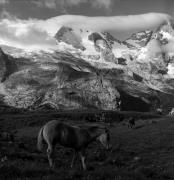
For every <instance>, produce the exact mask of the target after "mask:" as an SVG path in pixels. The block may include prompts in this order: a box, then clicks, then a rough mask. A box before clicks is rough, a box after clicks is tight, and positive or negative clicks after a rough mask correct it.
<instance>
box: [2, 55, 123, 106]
mask: <svg viewBox="0 0 174 180" xmlns="http://www.w3.org/2000/svg"><path fill="white" fill-rule="evenodd" d="M2 53H3V52H2ZM57 53H58V54H57V56H56V59H57V57H58V55H60V58H58V59H57V61H56V62H55V61H53V59H54V58H53V57H54V56H55V54H54V55H53V54H52V58H50V54H45V56H44V57H45V58H43V54H42V53H41V54H38V55H37V59H36V56H35V58H34V59H32V58H31V57H30V59H26V58H25V59H22V58H13V57H11V60H12V62H13V63H14V64H15V65H16V67H18V71H15V72H13V73H12V74H10V75H9V76H5V74H6V72H5V71H2V72H3V73H2V78H3V79H4V77H5V79H4V81H3V82H2V83H1V86H3V87H4V89H5V93H4V92H1V93H2V94H4V102H5V103H6V104H7V105H9V106H14V107H17V108H27V109H35V108H39V107H40V106H45V105H47V106H48V105H49V106H50V107H52V108H56V109H86V108H91V109H108V110H115V109H117V108H118V107H117V101H118V100H119V98H120V95H119V92H118V91H117V89H115V88H114V87H113V86H112V84H111V82H110V81H109V80H107V79H102V80H101V78H100V75H97V74H96V70H95V68H93V67H92V66H90V65H89V64H87V63H84V62H83V60H81V59H77V58H74V57H73V56H72V55H67V54H63V53H61V52H57ZM61 56H63V57H64V58H65V59H66V61H64V59H61ZM6 58H8V56H7V55H6V54H5V53H3V54H2V55H1V62H2V63H3V62H4V60H5V59H6ZM39 58H40V59H39ZM73 59H74V60H76V61H77V62H76V63H73ZM54 60H55V59H54ZM78 61H79V62H78ZM3 65H4V66H3V67H4V69H5V70H6V69H8V67H6V64H5V63H4V64H3ZM86 68H87V69H88V70H86Z"/></svg>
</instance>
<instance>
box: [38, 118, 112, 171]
mask: <svg viewBox="0 0 174 180" xmlns="http://www.w3.org/2000/svg"><path fill="white" fill-rule="evenodd" d="M95 140H99V141H100V143H101V144H102V145H103V146H104V147H105V148H106V149H110V148H111V146H110V144H109V140H110V133H109V130H108V129H107V128H106V127H101V126H72V125H68V124H66V123H64V122H60V121H57V120H52V121H50V122H48V123H46V124H45V125H44V126H43V127H42V128H41V129H40V131H39V133H38V141H37V147H38V150H40V151H41V149H42V145H43V141H45V142H46V143H47V145H48V147H47V156H48V161H49V165H50V167H54V163H53V154H54V149H55V145H56V144H57V143H59V144H60V145H62V146H64V147H68V148H72V149H73V150H74V154H73V159H72V162H71V167H73V164H74V160H75V158H76V156H77V155H79V156H80V159H81V162H82V167H83V169H84V170H86V164H85V150H86V148H87V146H88V145H89V144H90V143H92V142H93V141H95Z"/></svg>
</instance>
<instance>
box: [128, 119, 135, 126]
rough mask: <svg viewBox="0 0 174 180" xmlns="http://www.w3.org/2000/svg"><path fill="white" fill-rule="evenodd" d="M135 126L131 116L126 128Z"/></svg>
mask: <svg viewBox="0 0 174 180" xmlns="http://www.w3.org/2000/svg"><path fill="white" fill-rule="evenodd" d="M134 126H135V118H133V117H131V118H129V119H128V128H133V127H134Z"/></svg>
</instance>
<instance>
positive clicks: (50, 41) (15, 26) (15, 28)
mask: <svg viewBox="0 0 174 180" xmlns="http://www.w3.org/2000/svg"><path fill="white" fill-rule="evenodd" d="M38 21H39V20H32V19H30V20H20V19H16V20H8V19H3V20H1V21H0V44H4V45H8V46H14V47H16V48H22V49H26V50H33V49H39V50H44V49H45V50H46V49H50V48H55V46H56V41H55V39H54V38H53V37H51V36H49V34H48V33H47V32H46V31H44V30H42V29H40V28H39V27H37V26H36V25H35V24H37V22H38Z"/></svg>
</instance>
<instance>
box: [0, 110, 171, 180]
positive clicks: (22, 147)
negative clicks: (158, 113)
mask: <svg viewBox="0 0 174 180" xmlns="http://www.w3.org/2000/svg"><path fill="white" fill-rule="evenodd" d="M54 116H55V114H54ZM4 117H5V118H2V119H1V121H0V130H1V131H2V130H6V129H9V130H12V131H16V130H17V132H16V134H15V141H14V142H8V141H6V140H4V139H2V138H0V180H5V179H7V180H8V179H9V180H35V179H36V180H146V179H147V180H165V179H166V180H167V179H171V180H173V179H174V151H173V149H174V121H173V120H172V119H167V118H163V119H162V120H160V121H158V122H157V123H151V124H149V123H144V122H143V123H144V124H142V122H141V123H139V124H136V127H140V128H135V129H128V127H127V126H123V125H122V124H116V123H113V124H112V127H111V142H112V145H113V148H112V151H105V150H104V149H103V148H102V147H101V146H100V145H99V144H98V143H93V144H91V145H90V146H89V148H88V150H87V167H88V168H87V171H85V172H84V171H83V170H82V167H81V164H80V160H79V159H78V160H77V162H76V164H75V166H74V167H73V168H70V162H71V159H72V150H71V149H65V148H63V147H60V146H57V147H56V153H55V162H56V168H55V169H50V168H49V166H48V161H47V157H46V147H44V151H43V153H38V151H37V149H36V140H37V133H38V130H39V128H40V127H41V126H42V125H43V124H45V122H46V121H48V120H51V118H50V119H46V118H45V116H40V117H39V116H37V118H35V117H33V118H32V116H31V114H30V115H28V116H27V114H25V116H24V115H21V116H20V115H17V116H15V118H14V117H13V116H10V115H8V116H4ZM54 119H55V117H54ZM65 120H66V121H69V120H68V119H67V117H66V119H65ZM150 122H152V121H150ZM74 123H75V122H74ZM78 123H79V121H78ZM81 123H83V122H81Z"/></svg>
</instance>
